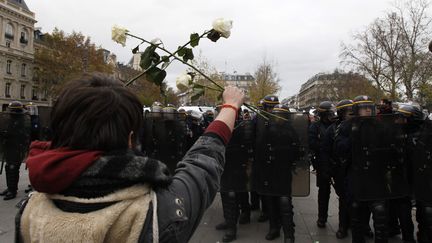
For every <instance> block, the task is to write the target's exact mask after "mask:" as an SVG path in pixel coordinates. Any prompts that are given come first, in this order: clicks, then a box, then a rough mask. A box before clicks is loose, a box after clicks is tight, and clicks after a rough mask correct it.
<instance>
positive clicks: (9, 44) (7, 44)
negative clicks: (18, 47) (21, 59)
mask: <svg viewBox="0 0 432 243" xmlns="http://www.w3.org/2000/svg"><path fill="white" fill-rule="evenodd" d="M6 47H7V48H10V47H11V42H10V40H6Z"/></svg>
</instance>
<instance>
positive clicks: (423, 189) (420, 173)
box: [411, 121, 432, 204]
mask: <svg viewBox="0 0 432 243" xmlns="http://www.w3.org/2000/svg"><path fill="white" fill-rule="evenodd" d="M413 145H414V148H413V151H412V156H411V161H412V167H413V168H412V171H413V174H412V177H413V192H414V195H415V198H416V199H417V200H420V201H422V202H424V203H428V204H430V203H432V121H425V122H424V123H423V125H422V127H421V129H420V132H419V134H418V137H416V138H414V140H413Z"/></svg>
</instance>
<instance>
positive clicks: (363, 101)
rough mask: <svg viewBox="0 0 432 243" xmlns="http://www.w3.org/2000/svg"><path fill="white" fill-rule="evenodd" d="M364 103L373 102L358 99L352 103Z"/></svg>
mask: <svg viewBox="0 0 432 243" xmlns="http://www.w3.org/2000/svg"><path fill="white" fill-rule="evenodd" d="M364 103H373V102H372V101H370V100H360V101H355V102H354V105H357V104H364Z"/></svg>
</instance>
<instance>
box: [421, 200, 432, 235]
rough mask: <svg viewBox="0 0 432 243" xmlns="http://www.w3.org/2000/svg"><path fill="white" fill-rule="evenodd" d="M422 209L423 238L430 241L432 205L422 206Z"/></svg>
mask: <svg viewBox="0 0 432 243" xmlns="http://www.w3.org/2000/svg"><path fill="white" fill-rule="evenodd" d="M423 211H424V216H423V217H424V220H423V221H424V223H423V227H422V228H423V229H424V232H425V236H426V237H425V238H427V239H428V240H429V241H427V242H432V207H431V206H426V207H424V208H423Z"/></svg>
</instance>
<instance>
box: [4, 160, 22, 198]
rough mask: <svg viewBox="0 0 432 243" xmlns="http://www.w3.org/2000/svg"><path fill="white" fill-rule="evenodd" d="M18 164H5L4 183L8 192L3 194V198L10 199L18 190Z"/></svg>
mask: <svg viewBox="0 0 432 243" xmlns="http://www.w3.org/2000/svg"><path fill="white" fill-rule="evenodd" d="M19 165H20V164H18V165H17V164H12V163H10V164H6V166H5V171H6V185H7V187H8V192H7V193H6V194H5V197H4V198H3V199H4V200H11V199H14V198H15V197H16V194H17V190H18V180H19Z"/></svg>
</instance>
